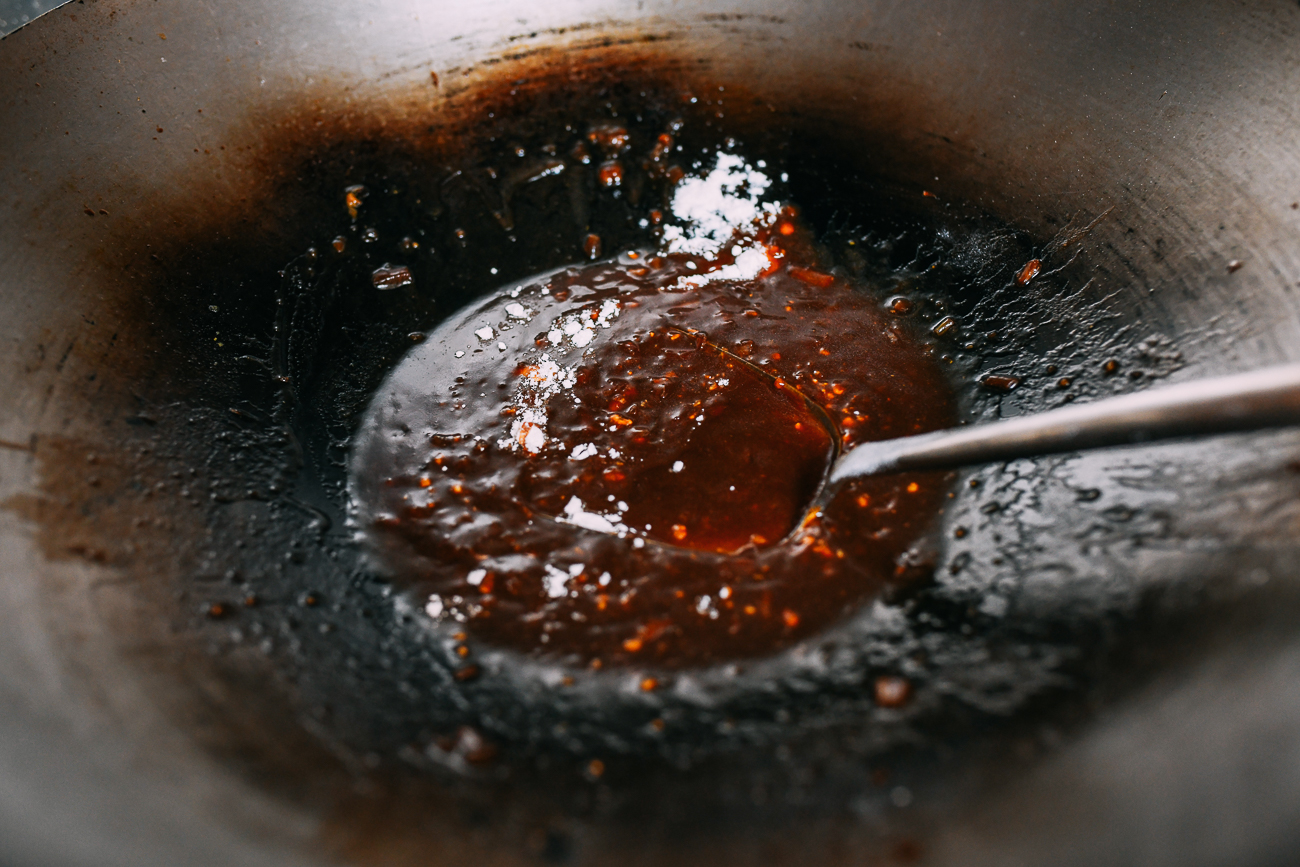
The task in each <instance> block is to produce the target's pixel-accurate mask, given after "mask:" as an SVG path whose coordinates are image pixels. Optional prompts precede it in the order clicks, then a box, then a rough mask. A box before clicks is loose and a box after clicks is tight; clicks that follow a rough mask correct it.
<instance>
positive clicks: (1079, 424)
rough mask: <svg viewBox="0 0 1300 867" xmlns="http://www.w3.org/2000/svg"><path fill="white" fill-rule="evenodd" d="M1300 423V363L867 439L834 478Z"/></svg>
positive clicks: (839, 463) (842, 462)
mask: <svg viewBox="0 0 1300 867" xmlns="http://www.w3.org/2000/svg"><path fill="white" fill-rule="evenodd" d="M1292 424H1300V364H1287V365H1281V366H1278V367H1266V368H1264V369H1262V370H1255V371H1251V372H1250V373H1238V374H1233V375H1231V376H1220V377H1215V378H1213V379H1202V380H1197V381H1194V382H1185V383H1181V384H1179V385H1171V386H1167V387H1164V388H1152V389H1148V390H1146V391H1141V392H1138V393H1136V394H1126V395H1122V396H1120V397H1112V398H1107V399H1105V400H1099V401H1096V402H1094V403H1088V404H1082V405H1078V406H1068V407H1063V408H1061V409H1053V410H1048V411H1047V412H1041V413H1036V414H1034V415H1028V416H1021V417H1020V418H1013V419H1008V420H1006V421H999V422H993V423H991V424H980V425H972V426H971V427H966V428H955V429H953V430H944V431H935V432H934V433H928V434H921V435H919V436H912V437H903V438H900V439H894V440H884V441H881V442H874V443H864V444H862V445H860V446H858V447H857V448H855V449H854V450H853V451H851V452H849V453H848V454H847V455H845V456H844V457H843V458H841V459H840V460H839V461H837V462H836V464H835V466H834V468H833V469H832V470H831V474H830V479H829V480H830V481H831V482H832V483H833V482H838V481H841V480H843V479H848V478H853V477H856V476H869V475H877V474H880V473H889V472H895V471H899V470H940V469H953V468H956V467H963V466H970V465H972V464H983V463H993V462H996V461H1007V460H1012V459H1015V458H1029V457H1035V456H1037V455H1048V454H1056V453H1059V452H1073V451H1081V450H1083V449H1094V448H1103V447H1105V446H1116V445H1125V444H1130V443H1140V442H1150V441H1153V440H1162V439H1173V438H1178V437H1194V436H1202V435H1205V434H1219V433H1231V432H1234V431H1250V430H1262V429H1264V428H1272V427H1285V426H1287V425H1292Z"/></svg>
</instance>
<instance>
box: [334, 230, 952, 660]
mask: <svg viewBox="0 0 1300 867" xmlns="http://www.w3.org/2000/svg"><path fill="white" fill-rule="evenodd" d="M724 240H725V239H724ZM733 241H734V242H735V244H734V246H733V244H732V242H733ZM668 246H671V245H668ZM688 246H689V245H688ZM760 253H761V256H759V257H758V258H759V260H760V261H759V264H758V265H757V266H755V265H754V262H755V256H756V255H757V254H760ZM742 264H743V265H745V266H747V267H750V268H751V270H753V269H754V268H757V269H758V271H757V273H746V272H745V271H744V268H742V267H741V266H742ZM729 275H730V276H732V277H733V279H726V278H727V277H728V276H729ZM736 275H741V276H739V277H737V276H736ZM871 288H872V287H862V286H857V285H854V284H853V283H852V282H851V281H849V280H848V279H846V278H844V277H843V276H840V275H837V274H836V273H834V272H832V271H829V270H827V269H826V267H825V265H824V263H823V262H822V261H821V259H820V257H819V255H818V253H817V248H816V245H815V243H814V239H813V237H812V235H811V233H810V232H809V230H808V229H807V228H805V227H804V226H803V225H802V224H801V222H800V221H799V219H798V217H797V215H796V212H795V210H794V209H793V208H789V207H786V208H785V209H784V210H782V211H781V212H780V215H779V216H777V215H776V212H775V211H770V212H769V213H768V214H767V217H766V218H765V222H764V221H760V224H758V225H751V226H749V227H748V228H746V229H745V230H744V231H738V232H737V234H736V235H735V236H734V237H733V238H732V239H731V240H726V241H725V243H722V244H721V245H720V246H719V249H718V250H716V251H713V252H710V253H708V254H698V253H682V252H665V253H662V254H654V253H648V252H633V253H627V254H624V255H623V256H621V257H619V259H617V260H615V261H606V262H602V263H597V264H593V265H588V266H584V267H571V268H567V269H563V270H561V271H558V272H555V273H553V274H550V275H543V276H541V277H538V278H536V279H534V280H532V281H527V282H525V283H522V284H517V285H514V286H507V287H504V288H503V290H502V291H501V292H500V293H499V294H498V295H497V296H495V297H493V298H491V299H489V300H488V301H486V302H484V303H482V304H480V305H478V306H475V307H472V308H470V309H468V310H466V311H463V312H462V313H461V314H460V315H458V316H456V317H453V318H452V319H451V320H449V321H448V322H446V323H444V324H443V325H442V326H441V327H439V328H438V329H436V330H434V331H433V332H431V333H430V334H429V335H428V338H427V339H426V340H424V341H423V342H421V343H420V344H419V346H417V347H416V348H415V349H414V350H412V352H411V353H410V354H409V355H408V356H407V358H406V359H405V360H403V361H402V362H401V363H400V364H399V365H398V366H397V368H396V369H395V370H394V371H393V373H392V374H391V375H390V378H389V380H388V381H387V382H386V383H385V385H384V386H383V387H381V388H380V390H379V392H378V393H377V395H376V398H375V401H374V403H373V404H372V407H371V410H370V413H369V415H368V419H367V422H366V424H365V426H364V427H363V431H362V434H361V436H360V438H359V444H358V446H357V448H356V450H355V452H354V458H353V464H352V475H353V486H354V495H355V497H356V499H357V501H358V503H359V504H360V507H359V511H358V519H359V521H360V523H361V525H362V529H363V531H364V532H365V534H366V535H367V537H368V538H369V540H370V543H371V545H372V547H373V548H374V550H375V551H376V552H377V555H378V560H379V561H380V563H381V564H382V566H383V567H384V568H385V569H386V570H387V571H388V572H389V573H391V574H392V575H394V576H395V577H396V578H397V579H398V580H400V581H401V582H403V583H406V584H409V585H412V586H413V589H414V590H415V591H416V592H418V593H419V594H421V598H422V599H427V600H428V602H427V605H426V613H427V614H428V615H429V616H432V617H433V618H434V619H436V620H456V621H462V622H465V623H467V624H468V627H469V630H470V631H471V632H472V634H473V635H474V636H475V637H477V638H479V639H481V640H483V641H486V642H489V643H492V644H498V645H505V646H509V647H514V648H516V649H518V650H521V651H524V652H527V653H540V654H542V655H545V656H547V657H552V658H559V659H562V660H566V661H568V662H570V663H574V664H585V665H589V666H593V667H601V666H604V665H608V664H611V663H614V664H617V663H629V662H649V663H653V664H657V665H662V666H667V667H680V666H688V665H700V664H707V663H710V662H717V661H721V660H727V659H732V658H737V657H744V656H752V655H758V654H764V653H768V652H771V651H773V650H775V649H778V648H780V647H782V646H784V645H786V644H788V643H789V642H791V641H793V640H795V639H797V638H799V637H801V636H803V635H807V634H809V633H811V632H814V631H816V630H818V629H820V628H823V627H825V626H827V625H828V624H830V623H831V622H833V621H835V620H836V619H838V618H839V617H841V616H842V615H843V614H845V613H846V612H847V611H848V610H851V609H852V608H853V607H855V606H856V605H858V604H860V603H861V602H862V601H863V600H865V599H868V598H870V596H871V595H872V594H874V593H877V592H879V591H880V590H881V589H882V588H883V587H884V586H885V585H886V584H887V583H888V582H890V581H891V580H894V579H896V577H898V576H899V575H902V574H903V573H904V572H905V571H906V568H907V567H906V561H907V552H908V551H909V548H910V547H911V546H912V545H913V544H914V543H915V542H916V541H917V539H918V537H919V536H920V535H921V534H922V533H923V531H924V530H925V528H926V526H927V525H928V523H929V522H930V519H931V518H932V517H933V515H934V514H935V512H936V509H937V508H938V506H939V503H940V501H941V499H942V498H943V496H944V491H943V489H942V484H941V481H940V479H938V478H936V477H934V476H920V475H899V476H890V477H885V478H878V479H871V480H864V481H860V482H857V483H854V484H852V485H849V486H847V487H846V488H844V489H843V490H842V491H840V492H839V493H838V494H837V495H836V497H835V498H834V500H833V501H832V502H831V503H830V504H829V506H828V507H827V508H826V509H825V510H824V512H823V513H822V514H821V515H820V517H818V518H816V519H814V520H812V521H810V522H808V523H805V524H803V525H802V526H799V525H800V519H801V518H802V517H803V516H804V514H805V511H806V509H807V507H808V504H809V502H810V500H811V498H812V497H813V495H814V494H815V493H816V491H817V490H818V488H819V486H820V483H821V480H822V478H823V475H824V473H825V471H826V468H827V466H828V462H829V461H830V459H831V457H832V455H833V452H834V445H835V441H834V439H833V438H834V437H838V438H840V440H841V441H842V444H843V446H844V447H846V448H852V447H853V446H854V445H856V444H858V443H861V442H865V441H870V440H879V439H887V438H890V437H896V436H906V435H909V434H915V433H921V432H924V431H928V430H933V429H936V428H939V427H943V426H945V425H948V424H951V423H952V420H953V409H952V406H951V395H950V393H949V391H948V389H947V387H946V386H945V384H944V382H943V380H942V378H941V376H940V373H939V370H938V364H937V361H936V360H935V359H934V358H933V357H932V346H930V345H928V344H926V343H924V342H922V341H920V340H918V339H917V338H916V337H915V336H914V335H913V334H912V333H911V332H909V331H907V330H906V329H905V328H904V327H903V323H901V322H900V321H899V319H898V317H897V316H895V315H891V313H890V310H889V307H888V305H887V303H886V302H885V298H884V297H883V296H882V297H877V295H878V294H880V293H873V292H872V291H871ZM741 359H743V361H742V360H741ZM749 365H753V366H754V367H755V368H757V369H758V370H761V371H770V375H767V374H765V373H760V372H758V370H755V369H751V368H750V367H749ZM796 389H797V390H798V393H795V390H796ZM805 398H807V399H809V400H810V401H812V402H814V403H815V404H816V405H817V406H820V407H821V408H822V410H824V412H825V413H826V414H827V416H828V417H829V419H831V420H832V423H831V425H832V426H831V427H829V428H828V427H827V426H825V425H823V424H822V422H820V421H819V419H818V415H817V414H815V413H813V412H811V411H810V410H809V407H808V406H807V405H806V403H805ZM836 428H838V430H836ZM796 526H798V527H799V529H798V532H794V533H791V531H792V530H793V529H794V528H795V527H796Z"/></svg>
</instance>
